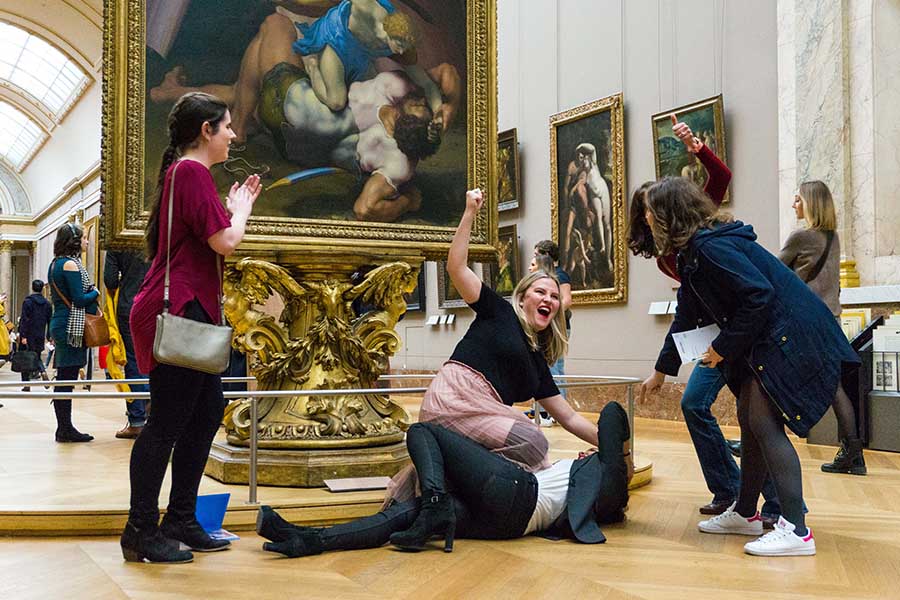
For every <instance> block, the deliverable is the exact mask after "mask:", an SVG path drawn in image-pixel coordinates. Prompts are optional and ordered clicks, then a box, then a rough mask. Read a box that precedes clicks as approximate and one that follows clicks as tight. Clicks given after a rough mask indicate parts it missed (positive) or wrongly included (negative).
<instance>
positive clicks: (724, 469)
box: [681, 364, 781, 515]
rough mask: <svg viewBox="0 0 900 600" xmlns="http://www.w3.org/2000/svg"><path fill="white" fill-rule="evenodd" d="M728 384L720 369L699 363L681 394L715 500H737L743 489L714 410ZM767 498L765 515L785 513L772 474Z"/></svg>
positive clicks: (766, 486) (686, 420)
mask: <svg viewBox="0 0 900 600" xmlns="http://www.w3.org/2000/svg"><path fill="white" fill-rule="evenodd" d="M724 386H725V378H724V377H723V376H722V373H721V372H720V371H719V370H718V369H711V368H709V367H704V366H703V365H700V364H698V365H697V366H695V367H694V371H693V372H692V373H691V377H690V379H689V380H688V383H687V386H686V387H685V389H684V395H683V396H682V397H681V412H682V413H683V414H684V422H685V424H686V425H687V428H688V433H690V434H691V441H692V442H693V443H694V450H695V451H696V452H697V459H698V460H699V461H700V470H701V471H703V478H704V479H705V480H706V487H707V488H709V491H710V492H712V494H713V501H714V502H725V501H732V500H736V499H737V497H738V494H739V492H740V489H741V470H740V468H738V465H737V463H736V462H735V460H734V457H732V456H731V452H730V451H729V449H728V446H727V445H726V444H725V436H724V435H722V430H721V429H720V428H719V423H718V422H717V421H716V418H715V417H714V416H713V414H712V411H711V410H710V409H711V408H712V405H713V402H715V401H716V398H717V397H718V395H719V391H721V389H722V388H723V387H724ZM763 497H764V498H765V499H766V502H765V503H764V504H763V507H762V512H763V513H764V514H768V515H779V514H781V506H780V505H779V503H778V494H777V493H776V492H775V486H774V485H773V483H772V478H771V477H767V478H766V481H765V485H764V486H763Z"/></svg>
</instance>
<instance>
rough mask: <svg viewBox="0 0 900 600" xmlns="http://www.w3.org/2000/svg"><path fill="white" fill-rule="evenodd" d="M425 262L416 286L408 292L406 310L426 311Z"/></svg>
mask: <svg viewBox="0 0 900 600" xmlns="http://www.w3.org/2000/svg"><path fill="white" fill-rule="evenodd" d="M425 281H426V280H425V263H422V267H421V268H420V269H419V279H418V282H417V283H416V288H415V289H414V290H413V291H411V292H410V293H408V294H406V312H415V311H424V310H425V308H426V305H425V287H426V284H425Z"/></svg>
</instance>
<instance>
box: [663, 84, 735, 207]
mask: <svg viewBox="0 0 900 600" xmlns="http://www.w3.org/2000/svg"><path fill="white" fill-rule="evenodd" d="M707 106H712V107H713V121H714V125H715V132H714V134H713V135H715V138H716V146H718V148H717V152H716V156H718V157H719V159H720V160H721V161H722V162H723V163H725V164H728V159H727V157H726V152H725V102H724V101H723V99H722V94H719V95H717V96H713V97H711V98H706V99H704V100H698V101H697V102H693V103H691V104H686V105H685V106H679V107H677V108H672V109H670V110H666V111H663V112H658V113H656V114H655V115H651V116H650V127H651V129H652V131H653V138H652V139H653V164H654V166H655V168H656V171H655V173H656V178H657V179H660V178H661V177H662V173H661V172H660V164H659V144H658V141H659V140H658V139H657V137H656V123H657V121H660V120H662V119H665V120H666V121H668V120H669V115H671V114H672V113H675V115H676V116H677V115H679V114H682V113H690V112H693V111H695V110H699V109H701V108H706V107H707ZM729 200H731V190H730V189H729V190H726V191H725V198H724V199H723V200H722V204H725V203H727V202H728V201H729Z"/></svg>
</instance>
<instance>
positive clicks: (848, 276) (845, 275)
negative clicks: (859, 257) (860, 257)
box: [841, 256, 859, 288]
mask: <svg viewBox="0 0 900 600" xmlns="http://www.w3.org/2000/svg"><path fill="white" fill-rule="evenodd" d="M841 287H842V288H852V287H859V271H857V270H856V261H855V260H851V259H849V258H847V257H845V256H842V257H841Z"/></svg>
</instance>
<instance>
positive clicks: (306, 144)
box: [102, 0, 497, 260]
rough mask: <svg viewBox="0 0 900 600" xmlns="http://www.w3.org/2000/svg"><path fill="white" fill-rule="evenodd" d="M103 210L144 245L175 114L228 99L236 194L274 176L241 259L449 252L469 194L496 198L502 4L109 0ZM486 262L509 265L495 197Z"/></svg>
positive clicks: (125, 235) (124, 242)
mask: <svg viewBox="0 0 900 600" xmlns="http://www.w3.org/2000/svg"><path fill="white" fill-rule="evenodd" d="M104 9H105V10H104V20H105V27H104V87H103V89H104V95H103V159H102V160H103V165H102V174H103V211H104V212H103V214H104V225H103V227H104V237H105V241H106V243H107V245H109V246H110V247H128V246H135V245H139V244H140V243H141V240H142V236H143V231H144V228H145V226H146V222H147V217H148V214H149V211H150V208H151V207H152V204H153V202H154V201H155V199H156V197H157V181H158V176H159V170H160V165H161V163H162V158H161V157H162V155H163V152H164V151H165V150H166V148H167V146H168V144H169V136H168V133H167V125H166V123H167V116H168V114H169V112H170V111H171V109H172V107H173V105H174V103H175V101H176V100H177V99H178V98H179V97H181V96H182V94H184V93H186V92H190V91H202V92H207V93H211V94H214V95H216V96H219V97H220V98H221V99H223V100H224V101H225V102H226V103H227V104H228V105H229V108H230V116H231V119H232V120H231V123H232V129H233V130H234V132H235V134H236V135H237V137H236V138H235V140H233V142H232V144H231V150H230V156H229V158H228V159H227V160H226V161H225V162H223V163H221V164H218V165H215V166H214V167H213V168H212V174H213V177H214V180H215V183H216V186H217V187H218V190H219V192H220V194H221V195H222V196H223V197H224V195H225V194H226V193H227V191H228V189H229V188H230V186H231V185H232V183H233V182H235V181H243V180H244V179H245V178H246V177H247V176H248V175H250V174H252V173H257V174H259V175H261V177H262V181H263V186H264V191H263V193H262V195H261V196H260V198H259V200H258V201H257V203H256V206H255V208H254V212H253V216H252V218H251V220H250V223H249V227H248V235H247V237H246V238H245V241H244V243H243V244H242V252H243V253H244V254H257V255H275V256H276V257H277V255H278V253H279V252H283V251H302V250H303V249H304V248H308V247H309V246H310V245H320V246H328V247H341V246H342V247H345V248H346V247H353V248H359V247H375V248H386V249H390V248H402V249H404V250H409V249H410V248H414V249H415V250H416V251H417V252H418V253H420V254H424V255H425V256H427V257H430V258H441V257H445V256H446V252H447V248H448V247H449V244H450V241H451V239H452V237H453V232H454V230H455V227H456V224H457V223H458V221H459V218H460V215H461V214H462V212H463V209H464V208H465V191H466V189H470V188H474V187H480V188H482V189H484V190H496V189H497V185H496V181H497V176H496V173H497V160H496V153H497V150H496V148H497V146H496V139H497V137H496V136H497V133H496V129H497V118H496V111H497V107H496V98H497V83H496V18H497V16H496V12H497V11H496V0H315V1H310V0H104ZM488 202H489V205H488V209H487V210H485V211H483V212H482V214H481V215H480V216H479V218H478V220H477V222H476V224H475V227H474V231H473V237H472V240H473V246H472V249H471V254H472V256H473V258H476V259H478V258H481V259H485V260H492V259H494V258H495V257H496V249H495V247H496V218H497V217H496V214H497V213H496V205H497V197H496V194H495V193H489V195H488Z"/></svg>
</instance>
